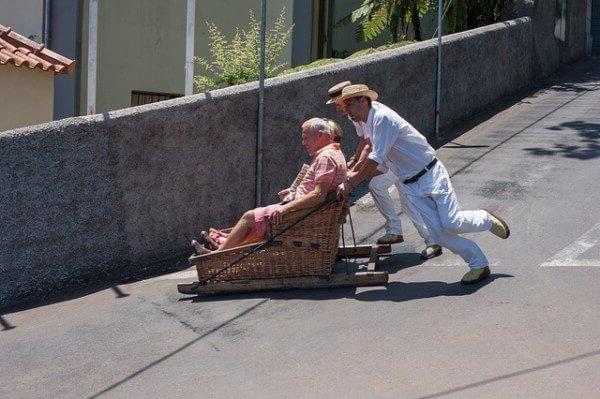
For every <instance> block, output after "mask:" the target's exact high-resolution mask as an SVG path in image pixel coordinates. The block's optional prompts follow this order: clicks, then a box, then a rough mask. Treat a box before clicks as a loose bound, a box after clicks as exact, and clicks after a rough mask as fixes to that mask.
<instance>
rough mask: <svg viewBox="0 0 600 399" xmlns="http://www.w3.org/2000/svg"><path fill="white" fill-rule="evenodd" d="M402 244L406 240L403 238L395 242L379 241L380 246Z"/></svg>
mask: <svg viewBox="0 0 600 399" xmlns="http://www.w3.org/2000/svg"><path fill="white" fill-rule="evenodd" d="M401 242H404V238H401V239H399V240H395V241H379V240H377V244H379V245H386V244H398V243H401Z"/></svg>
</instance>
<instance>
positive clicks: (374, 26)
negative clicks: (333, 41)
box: [336, 0, 431, 43]
mask: <svg viewBox="0 0 600 399" xmlns="http://www.w3.org/2000/svg"><path fill="white" fill-rule="evenodd" d="M430 1H431V0H364V1H363V3H362V4H361V5H360V6H359V7H358V8H357V9H356V10H354V11H352V13H351V14H349V15H347V16H346V17H344V18H342V19H341V20H340V21H338V22H337V23H336V26H340V25H344V24H348V23H350V22H358V23H359V24H358V26H357V28H356V32H355V37H356V40H357V41H369V40H372V39H374V38H376V37H377V36H379V35H381V34H382V33H383V32H384V31H386V30H387V32H388V33H389V34H390V37H391V42H392V43H396V42H398V40H399V39H402V38H403V37H402V35H400V32H401V31H402V30H404V28H405V27H406V26H407V25H408V24H409V23H412V24H413V30H414V36H415V39H416V40H422V37H421V23H420V19H421V17H423V15H425V13H426V12H427V10H428V9H429V3H430Z"/></svg>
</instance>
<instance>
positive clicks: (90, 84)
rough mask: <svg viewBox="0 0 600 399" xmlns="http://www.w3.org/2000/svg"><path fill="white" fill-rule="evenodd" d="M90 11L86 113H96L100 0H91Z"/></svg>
mask: <svg viewBox="0 0 600 399" xmlns="http://www.w3.org/2000/svg"><path fill="white" fill-rule="evenodd" d="M88 13H89V18H88V20H89V34H88V75H87V107H86V113H87V114H88V115H91V114H95V113H96V65H97V59H96V56H97V49H96V45H97V41H98V0H90V3H89V10H88Z"/></svg>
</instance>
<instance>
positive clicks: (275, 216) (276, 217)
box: [268, 205, 283, 223]
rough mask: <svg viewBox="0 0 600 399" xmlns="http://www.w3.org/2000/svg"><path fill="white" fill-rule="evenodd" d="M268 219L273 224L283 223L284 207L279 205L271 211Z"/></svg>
mask: <svg viewBox="0 0 600 399" xmlns="http://www.w3.org/2000/svg"><path fill="white" fill-rule="evenodd" d="M268 217H269V220H270V221H271V223H279V222H281V219H282V218H283V205H278V206H276V207H273V209H271V210H269V214H268Z"/></svg>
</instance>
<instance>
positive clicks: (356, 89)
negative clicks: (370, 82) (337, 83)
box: [336, 84, 379, 101]
mask: <svg viewBox="0 0 600 399" xmlns="http://www.w3.org/2000/svg"><path fill="white" fill-rule="evenodd" d="M352 97H369V98H370V99H371V101H375V100H377V98H378V97H379V94H377V92H376V91H374V90H371V89H369V86H367V85H361V84H358V85H350V86H346V87H344V88H343V89H342V96H341V97H339V98H338V99H337V100H336V101H345V100H347V99H349V98H352Z"/></svg>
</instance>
